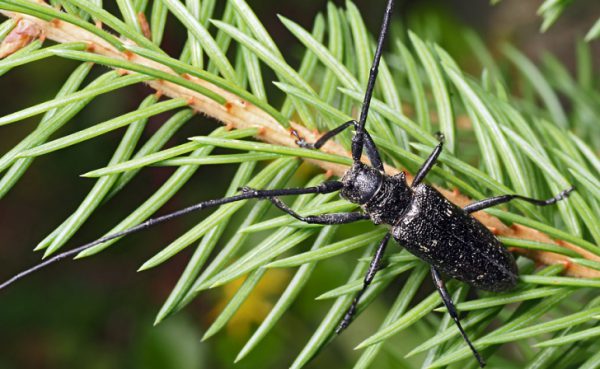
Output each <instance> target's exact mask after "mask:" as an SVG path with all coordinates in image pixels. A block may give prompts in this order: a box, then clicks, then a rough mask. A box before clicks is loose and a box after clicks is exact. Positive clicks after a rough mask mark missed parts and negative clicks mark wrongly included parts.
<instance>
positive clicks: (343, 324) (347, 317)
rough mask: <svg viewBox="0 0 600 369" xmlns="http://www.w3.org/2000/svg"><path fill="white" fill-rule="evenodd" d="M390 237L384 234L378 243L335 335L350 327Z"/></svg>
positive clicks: (377, 268)
mask: <svg viewBox="0 0 600 369" xmlns="http://www.w3.org/2000/svg"><path fill="white" fill-rule="evenodd" d="M390 236H391V234H390V233H388V234H386V235H385V237H384V238H383V240H381V242H380V243H379V247H377V251H375V255H373V259H372V260H371V264H370V265H369V270H368V271H367V275H366V276H365V279H364V281H363V286H362V289H361V290H360V291H358V293H357V294H356V296H354V300H352V305H351V306H350V308H349V309H348V311H346V314H345V315H344V318H343V319H342V321H341V322H340V325H338V327H337V329H336V330H335V333H337V334H340V333H341V332H342V331H343V330H344V329H346V328H347V327H348V326H349V325H350V323H352V318H353V317H354V314H356V307H357V306H358V302H359V301H360V298H361V297H362V295H363V294H364V293H365V291H366V290H367V288H368V287H369V285H371V282H373V279H374V278H375V274H377V272H378V271H379V268H380V266H381V259H383V254H385V248H386V246H387V244H388V241H389V240H390Z"/></svg>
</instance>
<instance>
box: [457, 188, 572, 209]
mask: <svg viewBox="0 0 600 369" xmlns="http://www.w3.org/2000/svg"><path fill="white" fill-rule="evenodd" d="M573 190H575V187H570V188H567V189H566V190H564V191H562V192H561V193H559V194H558V195H556V196H554V197H551V198H549V199H548V200H538V199H532V198H530V197H525V196H521V195H502V196H496V197H490V198H489V199H484V200H481V201H476V202H474V203H472V204H469V205H467V206H465V207H464V208H463V210H464V211H466V212H467V213H474V212H476V211H479V210H483V209H487V208H490V207H492V206H496V205H500V204H504V203H507V202H509V201H511V200H514V199H519V200H524V201H527V202H530V203H532V204H535V205H539V206H546V205H552V204H556V203H557V202H558V201H560V200H563V199H566V198H567V197H569V194H570V193H571V192H573Z"/></svg>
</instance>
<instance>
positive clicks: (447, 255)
mask: <svg viewBox="0 0 600 369" xmlns="http://www.w3.org/2000/svg"><path fill="white" fill-rule="evenodd" d="M393 7H394V0H388V2H387V6H386V9H385V13H384V18H383V23H382V26H381V31H380V34H379V38H378V42H377V48H376V51H375V57H374V60H373V65H372V67H371V70H370V74H369V80H368V84H367V88H366V92H365V96H364V100H363V104H362V109H361V113H360V118H359V121H358V122H357V121H354V120H352V121H349V122H346V123H344V124H342V125H340V126H339V127H337V128H335V129H333V130H331V131H329V132H327V133H325V134H324V135H323V136H321V138H319V139H318V140H317V141H316V142H315V143H307V142H306V141H305V140H304V139H303V138H302V137H300V136H299V135H298V133H297V132H295V131H292V134H294V135H295V137H296V138H297V141H296V144H297V145H299V146H300V147H303V148H310V149H319V148H320V147H321V146H323V145H324V144H325V143H326V142H327V141H328V140H330V139H331V138H333V137H334V136H336V135H337V134H339V133H340V132H342V131H344V130H345V129H347V128H349V127H354V129H355V135H354V137H353V139H352V159H353V164H352V167H351V168H350V169H349V170H348V171H347V172H346V173H345V174H344V176H343V177H342V179H341V180H340V181H327V182H323V183H321V184H320V185H318V186H314V187H308V188H285V189H275V190H260V189H252V188H248V187H243V188H241V189H240V190H241V191H240V192H241V193H240V194H238V195H235V196H231V197H225V198H221V199H215V200H208V201H204V202H201V203H198V204H196V205H192V206H189V207H187V208H184V209H182V210H179V211H176V212H173V213H170V214H167V215H163V216H161V217H157V218H153V219H149V220H147V221H146V222H144V223H141V224H139V225H137V226H135V227H132V228H129V229H127V230H124V231H121V232H118V233H114V234H111V235H108V236H106V237H102V238H100V239H98V240H96V241H93V242H90V243H88V244H85V245H82V246H79V247H77V248H75V249H73V250H70V251H67V252H64V253H62V254H59V255H57V256H55V257H53V258H51V259H48V260H46V261H44V262H42V263H40V264H38V265H36V266H34V267H32V268H30V269H28V270H26V271H24V272H21V273H19V274H17V275H15V276H14V277H13V278H11V279H10V280H8V281H6V282H4V283H3V284H1V285H0V289H3V288H5V287H7V286H8V285H10V284H12V283H13V282H15V281H17V280H19V279H21V278H23V277H24V276H26V275H28V274H30V273H33V272H34V271H36V270H39V269H41V268H43V267H45V266H46V265H49V264H51V263H54V262H56V261H58V260H61V259H63V258H66V257H69V256H72V255H76V254H78V253H79V252H81V251H83V250H85V249H88V248H90V247H92V246H95V245H98V244H101V243H103V242H106V241H109V240H112V239H115V238H119V237H122V236H125V235H128V234H131V233H134V232H138V231H140V230H142V229H145V228H148V227H150V226H153V225H156V224H158V223H162V222H165V221H167V220H171V219H173V218H175V217H178V216H181V215H184V214H188V213H190V212H193V211H196V210H201V209H206V208H211V207H215V206H219V205H223V204H227V203H231V202H235V201H240V200H246V199H267V200H269V201H271V202H272V203H273V204H274V205H275V206H276V207H278V208H279V209H281V210H282V211H284V212H286V213H287V214H289V215H291V216H292V217H294V218H296V219H298V220H300V221H303V222H306V223H310V224H325V225H332V224H345V223H352V222H356V221H360V220H367V219H369V220H371V221H372V222H373V223H375V224H387V225H388V226H390V231H388V233H387V234H386V235H385V237H384V238H383V239H382V240H381V242H380V243H379V247H378V248H377V251H376V252H375V255H374V256H373V259H372V260H371V264H370V266H369V270H368V272H367V275H366V276H365V278H364V282H363V287H362V289H361V290H360V291H359V292H358V293H357V294H356V296H355V298H354V300H353V302H352V305H351V306H350V308H349V309H348V311H347V312H346V314H345V315H344V316H343V317H342V319H341V321H340V323H339V326H338V328H337V330H336V332H337V333H340V332H341V331H342V330H344V329H345V328H346V327H348V325H349V324H350V322H351V321H352V318H353V317H354V314H355V313H356V307H357V305H358V302H359V300H360V298H361V296H362V295H363V293H364V292H365V290H366V289H367V287H368V286H369V284H370V283H371V282H372V281H373V278H374V277H375V274H376V273H377V271H378V269H379V267H380V263H381V260H382V258H383V255H384V252H385V249H386V246H387V244H388V241H389V239H390V237H393V238H394V239H395V240H396V241H397V242H398V243H399V244H400V245H401V246H403V247H404V248H406V249H407V250H408V251H409V252H411V253H412V254H414V255H416V256H417V257H419V258H420V259H422V260H423V261H425V262H427V263H428V264H430V266H431V275H432V278H433V282H434V284H435V287H436V288H437V290H438V292H439V293H440V296H441V298H442V301H443V302H444V304H445V305H446V308H447V309H448V313H449V314H450V316H451V317H452V319H453V320H454V322H455V323H456V325H457V327H458V329H459V331H460V333H461V335H462V337H463V338H464V340H465V342H466V343H467V344H468V345H469V347H470V349H471V350H472V351H473V354H474V355H475V358H476V359H477V361H478V362H479V365H480V366H481V367H484V366H485V362H484V360H483V358H482V357H481V355H480V354H479V352H478V351H477V349H476V348H475V347H474V346H473V344H472V343H471V341H470V340H469V338H468V337H467V335H466V333H465V331H464V330H463V328H462V326H461V324H460V320H459V317H458V313H457V311H456V308H455V307H454V303H453V302H452V299H451V297H450V294H449V293H448V291H447V290H446V287H445V285H444V280H443V279H442V276H441V273H444V274H447V275H448V276H450V277H452V278H455V279H458V280H460V281H463V282H466V283H468V284H470V285H472V286H474V287H476V288H479V289H482V290H486V291H494V292H500V291H506V290H509V289H512V288H514V287H515V286H516V284H517V279H518V269H517V266H516V263H515V260H514V258H513V256H512V254H510V253H509V252H508V251H507V250H506V249H505V248H504V247H503V246H502V244H501V243H500V241H499V240H498V239H497V238H496V237H495V236H494V235H493V234H492V233H491V232H490V231H489V230H488V229H487V228H486V227H485V226H484V225H483V224H481V223H480V222H479V221H477V220H476V219H475V218H474V217H472V216H471V214H472V213H474V212H476V211H479V210H483V209H486V208H489V207H492V206H495V205H499V204H504V203H507V202H509V201H511V200H514V199H520V200H524V201H527V202H530V203H533V204H536V205H539V206H545V205H551V204H555V203H556V202H557V201H559V200H562V199H564V198H566V197H567V196H568V195H569V193H571V191H573V189H574V188H573V187H571V188H569V189H566V190H564V191H562V192H561V193H559V194H558V195H556V196H554V197H552V198H550V199H548V200H537V199H532V198H528V197H524V196H520V195H502V196H496V197H492V198H489V199H485V200H481V201H476V202H473V203H471V204H469V205H467V206H465V207H464V208H460V207H458V206H456V205H454V204H453V203H451V202H450V201H448V200H447V199H446V198H445V197H444V196H442V195H441V194H440V193H439V192H438V191H437V190H436V189H435V188H433V187H431V186H428V185H426V184H424V183H422V182H423V180H424V179H425V176H426V175H427V173H428V172H429V171H430V170H431V168H432V167H433V166H434V165H435V163H436V161H437V158H438V157H439V155H440V154H441V152H442V148H443V145H444V139H443V135H442V134H438V138H439V141H440V142H439V144H438V145H437V146H436V147H435V149H434V150H433V152H432V153H431V154H430V155H429V157H428V158H427V160H426V161H425V163H424V164H423V166H422V167H421V168H420V169H419V171H418V172H417V174H416V175H415V177H414V179H413V181H412V183H411V184H410V185H409V184H408V183H407V181H406V176H405V174H404V173H400V174H397V175H394V176H389V175H387V174H386V173H385V171H384V166H383V162H382V161H381V157H380V156H379V153H378V151H377V147H376V146H375V143H374V142H373V139H372V138H371V136H370V135H369V133H368V132H367V130H366V128H365V122H366V120H367V115H368V112H369V105H370V102H371V97H372V95H373V90H374V87H375V80H376V78H377V72H378V67H379V61H380V59H381V54H382V48H383V44H384V41H385V39H386V36H387V33H388V28H389V23H390V17H391V14H392V10H393ZM363 148H364V149H365V151H366V154H367V157H368V159H369V161H370V164H371V165H370V166H369V165H366V164H364V163H362V162H361V161H360V159H361V156H362V153H363ZM335 191H340V195H341V196H342V197H343V198H344V199H346V200H348V201H350V202H353V203H356V204H359V205H360V207H361V209H362V211H357V212H351V213H332V214H321V215H309V216H301V215H299V214H297V213H296V212H294V211H293V210H292V209H290V208H289V207H288V206H287V205H286V204H285V203H284V202H283V201H281V200H280V199H279V197H280V196H287V195H300V194H326V193H332V192H335Z"/></svg>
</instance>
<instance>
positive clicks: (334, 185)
mask: <svg viewBox="0 0 600 369" xmlns="http://www.w3.org/2000/svg"><path fill="white" fill-rule="evenodd" d="M341 188H342V183H341V182H338V181H327V182H323V183H321V184H319V185H317V186H314V187H304V188H282V189H274V190H255V189H251V188H248V187H242V188H241V189H240V190H241V193H240V194H238V195H234V196H229V197H223V198H220V199H214V200H207V201H203V202H200V203H197V204H195V205H191V206H188V207H187V208H183V209H181V210H178V211H174V212H172V213H169V214H165V215H163V216H160V217H156V218H152V219H148V220H146V221H145V222H143V223H140V224H138V225H136V226H134V227H131V228H128V229H125V230H123V231H120V232H116V233H112V234H109V235H108V236H104V237H102V238H99V239H97V240H95V241H92V242H89V243H86V244H85V245H82V246H78V247H76V248H74V249H72V250H69V251H66V252H63V253H61V254H58V255H56V256H53V257H52V258H50V259H47V260H44V261H43V262H41V263H39V264H37V265H34V266H33V267H31V268H29V269H26V270H24V271H22V272H21V273H19V274H16V275H15V276H13V277H12V278H10V279H9V280H7V281H6V282H4V283H2V284H0V290H2V289H4V288H6V287H8V286H10V285H11V284H13V283H15V282H16V281H18V280H19V279H22V278H24V277H26V276H28V275H30V274H32V273H34V272H36V271H38V270H40V269H42V268H44V267H46V266H48V265H50V264H54V263H56V262H57V261H60V260H62V259H65V258H67V257H69V256H73V255H77V254H79V253H80V252H82V251H85V250H87V249H89V248H92V247H94V246H97V245H100V244H102V243H104V242H107V241H110V240H113V239H116V238H121V237H124V236H127V235H129V234H132V233H136V232H139V231H141V230H144V229H147V228H150V227H152V226H154V225H157V224H160V223H164V222H167V221H169V220H171V219H174V218H177V217H180V216H182V215H186V214H189V213H192V212H194V211H197V210H202V209H208V208H213V207H216V206H220V205H224V204H229V203H232V202H236V201H241V200H248V199H270V198H272V197H276V196H287V195H302V194H309V193H316V194H325V193H331V192H335V191H338V190H339V189H341Z"/></svg>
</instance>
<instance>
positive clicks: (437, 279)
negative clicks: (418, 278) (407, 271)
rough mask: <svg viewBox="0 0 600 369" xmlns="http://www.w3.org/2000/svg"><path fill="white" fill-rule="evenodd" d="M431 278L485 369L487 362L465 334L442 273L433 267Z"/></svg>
mask: <svg viewBox="0 0 600 369" xmlns="http://www.w3.org/2000/svg"><path fill="white" fill-rule="evenodd" d="M431 276H432V277H433V282H434V284H435V287H436V288H437V290H438V292H439V293H440V296H441V297H442V301H443V302H444V305H446V309H448V314H450V316H451V317H452V319H453V320H454V323H456V326H457V327H458V330H459V331H460V334H461V335H462V336H463V338H464V340H465V342H467V344H468V345H469V347H470V348H471V351H473V355H475V358H476V359H477V361H478V362H479V366H481V367H482V368H483V367H484V366H485V361H484V360H483V358H482V357H481V355H479V352H478V351H477V349H476V348H475V346H473V344H472V343H471V340H469V337H468V336H467V333H465V331H464V329H463V327H462V325H461V324H460V319H459V318H458V312H457V311H456V307H455V306H454V302H452V297H451V296H450V294H449V293H448V290H447V289H446V284H445V283H444V280H443V279H442V276H441V275H440V272H438V270H437V269H435V268H434V267H431Z"/></svg>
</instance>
